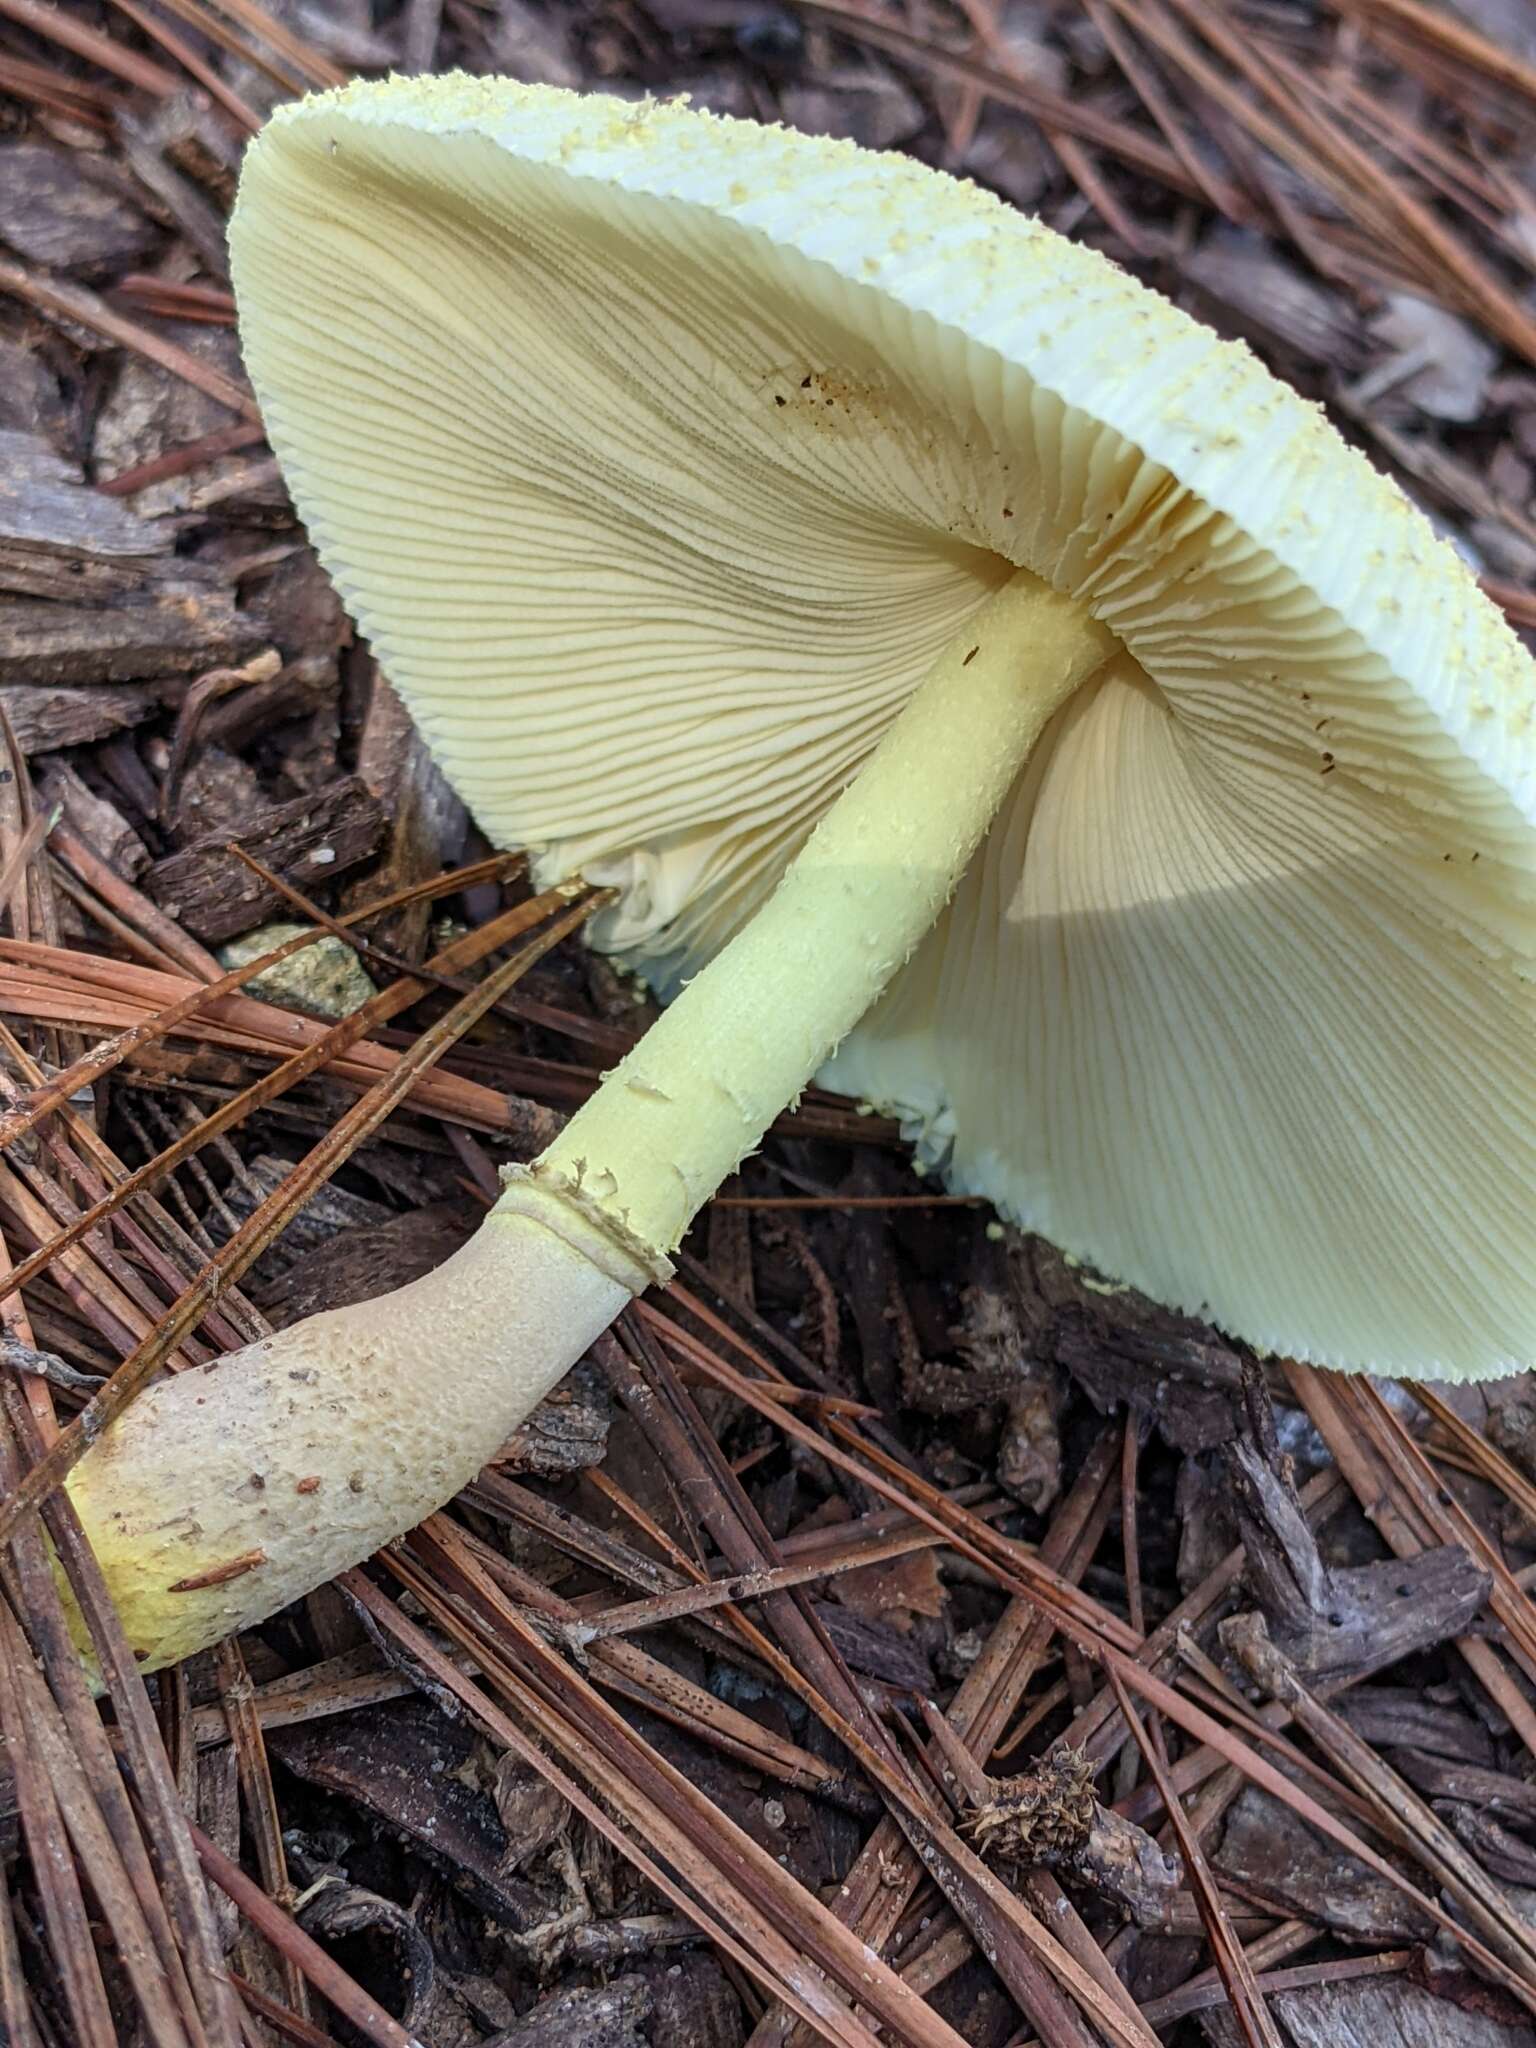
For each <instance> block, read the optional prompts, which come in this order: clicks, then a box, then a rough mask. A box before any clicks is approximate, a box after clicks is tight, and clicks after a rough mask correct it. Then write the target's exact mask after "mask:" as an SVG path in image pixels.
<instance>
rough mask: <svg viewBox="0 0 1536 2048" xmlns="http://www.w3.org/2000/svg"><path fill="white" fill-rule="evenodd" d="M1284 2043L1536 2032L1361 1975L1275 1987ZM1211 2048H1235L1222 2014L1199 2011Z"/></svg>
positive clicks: (1426, 2042) (1414, 2040)
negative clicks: (1339, 1980)
mask: <svg viewBox="0 0 1536 2048" xmlns="http://www.w3.org/2000/svg"><path fill="white" fill-rule="evenodd" d="M1270 2011H1271V2013H1272V2014H1273V2015H1274V2017H1275V2018H1276V2019H1277V2020H1278V2021H1279V2023H1280V2026H1281V2028H1282V2030H1283V2038H1284V2040H1285V2042H1286V2044H1287V2048H1536V2032H1533V2031H1532V2030H1531V2028H1530V2027H1528V2026H1519V2025H1511V2024H1510V2022H1509V2019H1508V2017H1507V2016H1506V2015H1505V2014H1503V2013H1502V2012H1499V2011H1496V2010H1488V2009H1480V2008H1479V2007H1478V2006H1477V2005H1476V2004H1469V2005H1459V2004H1456V2003H1454V2002H1453V2001H1452V2000H1451V1999H1449V1998H1445V1997H1438V1996H1436V1994H1435V1993H1434V1992H1433V1991H1430V1990H1427V1989H1426V1988H1425V1987H1424V1986H1423V1985H1421V1984H1416V1983H1414V1981H1413V1980H1412V1978H1411V1977H1409V1976H1406V1975H1397V1976H1393V1977H1386V1978H1381V1979H1375V1978H1361V1979H1358V1980H1355V1981H1346V1982H1344V1983H1341V1984H1309V1985H1305V1986H1302V1987H1301V1988H1300V1989H1297V1990H1291V1991H1284V1990H1282V1991H1275V1992H1274V1993H1272V1994H1271V1996H1270ZM1201 2023H1202V2026H1203V2027H1204V2030H1205V2035H1206V2038H1207V2040H1208V2041H1209V2042H1210V2043H1211V2048H1242V2036H1241V2035H1240V2034H1239V2033H1238V2031H1237V2029H1236V2027H1235V2026H1234V2025H1233V2022H1232V2020H1231V2018H1230V2016H1229V2015H1228V2014H1226V2013H1223V2012H1213V2013H1203V2014H1202V2015H1201Z"/></svg>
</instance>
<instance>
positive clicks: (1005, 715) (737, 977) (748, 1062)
mask: <svg viewBox="0 0 1536 2048" xmlns="http://www.w3.org/2000/svg"><path fill="white" fill-rule="evenodd" d="M1115 645H1116V643H1115V640H1114V637H1113V635H1112V634H1111V633H1110V632H1109V631H1108V629H1107V628H1106V627H1104V626H1101V625H1100V624H1099V623H1098V621H1097V620H1096V619H1094V618H1093V616H1092V615H1091V614H1090V613H1089V612H1088V611H1087V610H1086V608H1085V607H1084V606H1083V605H1082V604H1081V603H1080V602H1078V601H1077V600H1075V599H1073V598H1070V597H1064V596H1062V595H1061V594H1060V593H1059V592H1057V591H1055V590H1053V589H1052V588H1051V587H1050V585H1049V584H1047V583H1043V582H1042V581H1041V580H1040V578H1039V577H1037V576H1033V575H1031V574H1030V573H1029V571H1028V570H1023V569H1020V570H1016V571H1015V572H1014V574H1013V575H1012V576H1011V577H1010V578H1009V580H1008V581H1007V582H1006V583H1005V584H1003V585H1002V586H1001V587H1000V588H999V589H998V590H997V591H996V592H995V593H994V595H993V596H992V597H990V598H989V599H988V600H987V602H986V603H985V604H984V605H983V606H982V607H981V609H980V610H979V611H978V612H976V613H974V614H973V615H972V617H971V618H970V619H969V620H967V622H966V625H965V627H964V629H963V630H962V631H961V633H960V634H959V635H958V637H957V638H956V639H955V640H954V641H953V642H952V643H951V644H950V645H949V646H948V647H947V648H946V649H945V651H944V653H943V654H942V655H940V657H939V659H938V661H937V662H936V663H935V665H934V667H933V668H932V669H931V670H930V671H929V673H928V675H927V677H926V678H925V680H924V681H923V683H922V684H921V686H920V687H919V688H918V690H917V691H916V692H915V694H914V695H913V696H912V698H911V699H910V700H909V701H908V703H907V704H906V706H905V707H904V708H903V710H902V712H901V714H900V716H899V717H898V718H897V719H896V720H895V722H894V723H893V724H892V725H891V727H890V728H889V730H888V731H887V732H886V734H885V737H884V738H883V739H882V741H881V742H880V744H879V746H878V747H877V748H876V749H875V751H874V752H873V754H871V756H870V758H869V760H868V761H867V762H866V763H865V764H864V766H863V767H862V768H861V769H860V771H859V773H858V775H857V776H856V778H855V779H854V781H853V782H852V783H850V784H849V786H848V788H847V789H845V790H844V791H843V793H842V795H841V796H840V797H839V798H838V799H837V801H836V802H835V803H834V804H833V805H832V806H831V808H830V809H829V810H828V811H827V812H826V814H825V816H824V817H823V818H822V820H821V822H820V823H819V824H818V825H817V827H816V829H815V831H814V832H812V834H811V836H810V838H809V839H808V840H807V841H806V843H805V845H804V846H803V847H802V849H801V850H800V852H799V854H798V855H797V856H796V857H795V859H794V860H793V861H792V862H791V863H790V865H789V867H788V868H787V869H786V870H785V873H784V876H783V878H782V880H781V881H780V883H779V885H778V887H777V889H776V890H775V891H774V893H773V895H772V897H770V899H769V900H768V902H767V903H766V904H764V906H763V908H762V909H761V910H760V911H759V912H758V913H757V915H756V917H754V918H753V919H752V921H751V923H750V924H749V925H747V926H746V928H745V929H744V930H743V931H742V932H740V933H739V934H738V935H737V937H735V938H734V939H732V940H731V942H730V944H729V945H728V946H727V947H726V948H725V949H724V951H723V952H721V953H720V954H719V955H718V956H717V957H716V958H715V959H714V960H712V961H711V962H710V964H709V965H708V966H707V967H706V968H705V969H704V970H703V972H702V973H701V974H699V975H698V976H696V977H695V979H694V980H693V981H691V982H690V983H689V984H688V986H687V987H686V988H685V989H684V990H683V991H682V993H681V994H680V995H679V996H678V997H677V999H676V1000H675V1001H674V1002H673V1003H672V1004H671V1006H670V1007H669V1008H668V1009H667V1010H666V1011H665V1012H664V1014H663V1015H662V1016H661V1017H660V1018H659V1019H658V1020H657V1022H656V1023H654V1024H653V1025H652V1026H651V1028H650V1030H649V1031H647V1032H646V1034H645V1037H644V1038H643V1039H642V1040H641V1042H640V1043H639V1045H637V1046H636V1047H635V1049H634V1051H633V1052H632V1053H630V1054H629V1056H628V1057H627V1058H626V1059H625V1060H624V1061H623V1063H622V1064H621V1065H620V1066H618V1067H616V1068H615V1069H614V1070H613V1072H612V1073H611V1074H609V1075H608V1076H607V1078H606V1079H605V1081H604V1084H603V1086H602V1087H601V1088H600V1089H599V1090H598V1092H597V1094H596V1095H594V1096H593V1097H592V1098H591V1100H590V1101H589V1102H588V1103H587V1104H586V1105H585V1106H584V1107H583V1108H582V1109H581V1110H579V1111H578V1112H577V1114H576V1115H575V1116H574V1117H572V1118H571V1120H570V1122H569V1123H568V1124H567V1125H566V1127H565V1129H564V1131H563V1132H562V1133H561V1135H560V1136H559V1137H558V1138H557V1139H556V1140H555V1142H554V1144H552V1145H551V1146H550V1147H549V1148H548V1150H547V1151H546V1152H545V1153H544V1154H543V1156H542V1158H541V1159H540V1160H539V1161H538V1163H537V1164H536V1165H535V1166H534V1167H533V1168H532V1169H531V1171H530V1173H529V1174H528V1175H527V1176H526V1177H522V1176H519V1177H517V1178H514V1179H513V1180H511V1182H510V1183H509V1185H508V1187H507V1191H506V1193H505V1194H504V1196H503V1197H502V1200H501V1202H500V1204H499V1205H498V1210H497V1214H499V1215H504V1214H506V1213H508V1212H516V1211H523V1210H525V1209H527V1208H529V1207H530V1204H531V1200H534V1201H538V1203H539V1205H538V1207H537V1208H536V1209H535V1211H534V1213H538V1214H541V1215H547V1214H548V1210H547V1208H545V1207H544V1205H543V1203H542V1200H539V1198H540V1197H541V1196H542V1194H543V1192H544V1191H546V1190H547V1191H550V1192H556V1193H557V1194H558V1193H564V1194H565V1195H566V1196H567V1197H569V1195H570V1194H571V1193H572V1192H574V1193H575V1194H576V1196H577V1199H578V1200H579V1202H580V1206H581V1208H582V1211H583V1213H584V1214H586V1215H587V1216H588V1217H592V1216H594V1215H601V1216H602V1217H603V1218H606V1219H607V1220H608V1222H609V1224H610V1226H612V1227H614V1228H615V1229H616V1232H617V1235H618V1237H619V1239H620V1241H621V1242H622V1243H623V1244H625V1245H626V1246H627V1247H628V1248H629V1249H630V1250H631V1251H639V1252H640V1253H641V1255H642V1256H643V1255H645V1254H646V1253H650V1254H651V1255H665V1254H666V1253H668V1252H670V1251H672V1250H674V1249H675V1248H676V1246H677V1245H678V1244H679V1243H680V1242H681V1240H682V1236H683V1233H684V1231H686V1229H687V1228H688V1225H689V1223H690V1222H691V1221H692V1220H693V1217H694V1216H695V1214H696V1213H697V1212H698V1210H699V1209H700V1208H701V1207H702V1206H703V1204H704V1203H705V1202H706V1201H708V1199H709V1197H710V1196H711V1195H712V1194H713V1193H714V1191H715V1189H716V1188H717V1187H718V1186H719V1185H720V1183H721V1182H722V1181H723V1180H724V1179H725V1177H726V1175H727V1174H729V1173H730V1172H731V1171H732V1170H733V1169H734V1168H735V1167H736V1166H737V1165H738V1164H739V1162H740V1161H741V1159H742V1158H743V1156H744V1155H745V1154H746V1153H747V1152H749V1151H750V1150H751V1149H752V1148H753V1146H755V1145H756V1144H757V1143H758V1141H759V1139H760V1138H761V1137H762V1135H763V1132H764V1131H765V1130H766V1129H767V1128H768V1126H769V1124H771V1123H772V1121H773V1119H774V1118H775V1117H776V1116H777V1115H778V1114H779V1112H780V1111H781V1110H782V1109H783V1108H784V1107H785V1106H786V1105H787V1104H788V1103H791V1102H793V1101H794V1099H795V1097H796V1096H797V1095H798V1094H799V1092H800V1090H801V1088H803V1087H804V1085H805V1084H806V1082H807V1081H808V1080H809V1079H810V1078H811V1076H812V1075H813V1074H814V1073H816V1072H817V1070H818V1069H819V1068H820V1067H822V1066H823V1065H824V1064H825V1062H826V1061H827V1059H828V1058H829V1057H830V1056H831V1054H832V1052H833V1050H834V1049H835V1048H836V1046H837V1045H838V1043H839V1042H840V1041H841V1040H842V1038H843V1037H844V1036H845V1035H846V1034H847V1033H848V1032H849V1031H851V1030H852V1028H853V1026H854V1025H855V1024H856V1023H857V1022H858V1021H859V1019H860V1017H862V1016H863V1015H864V1013H865V1011H866V1010H867V1009H868V1008H869V1007H870V1005H871V1004H872V1003H873V1002H874V1000H875V998H876V997H877V996H878V995H879V994H880V992H881V990H882V989H883V988H884V987H885V985H886V983H887V981H889V979H890V978H891V976H892V975H893V974H894V973H895V972H896V970H897V969H898V968H899V967H900V966H901V965H902V964H903V962H904V961H905V960H906V959H907V958H908V956H909V955H910V954H911V952H912V950H913V948H914V947H915V946H916V945H917V944H918V942H919V940H921V939H922V937H923V936H924V934H925V933H926V932H927V931H928V929H929V927H930V926H931V925H932V924H933V922H934V919H935V918H936V917H937V916H938V914H939V912H940V911H941V910H942V909H943V908H944V906H945V904H946V903H947V902H948V901H949V898H950V896H951V894H952V893H953V891H954V889H955V886H956V884H957V883H958V881H959V879H960V877H961V875H962V873H963V872H964V870H965V868H966V866H967V864H968V863H969V861H970V858H971V855H972V854H973V853H974V852H975V850H976V848H977V846H978V845H979V844H980V843H981V840H982V838H983V836H984V835H985V833H986V831H987V828H988V827H989V826H990V824H991V823H992V820H993V818H994V817H995V816H996V814H997V811H998V808H999V806H1000V805H1001V803H1002V801H1003V798H1004V797H1005V796H1006V795H1007V793H1008V790H1009V788H1010V787H1011V786H1012V784H1013V782H1014V780H1015V778H1016V777H1017V775H1018V773H1019V770H1020V769H1021V768H1022V767H1023V765H1024V763H1025V762H1026V761H1027V759H1028V758H1029V755H1030V752H1031V750H1032V748H1033V747H1034V744H1035V742H1036V740H1037V739H1038V738H1039V736H1040V734H1041V732H1042V731H1043V730H1044V728H1045V726H1046V724H1047V723H1048V721H1049V720H1050V719H1051V718H1052V717H1053V716H1054V714H1055V713H1056V712H1057V711H1058V710H1059V709H1060V708H1061V706H1062V705H1063V704H1064V703H1065V702H1066V700H1067V698H1068V697H1070V696H1071V695H1072V693H1073V691H1075V690H1076V689H1077V688H1078V686H1079V685H1080V684H1081V683H1082V682H1083V681H1084V680H1085V679H1086V678H1087V677H1088V676H1089V675H1091V674H1092V673H1093V672H1094V671H1095V670H1096V669H1098V668H1100V667H1102V666H1103V664H1104V662H1105V661H1106V660H1107V659H1108V658H1109V656H1110V654H1111V653H1112V652H1113V651H1114V648H1115Z"/></svg>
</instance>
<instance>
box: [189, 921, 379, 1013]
mask: <svg viewBox="0 0 1536 2048" xmlns="http://www.w3.org/2000/svg"><path fill="white" fill-rule="evenodd" d="M312 929H313V927H312V926H310V925H303V924H264V925H261V926H259V927H258V929H257V930H255V931H253V932H245V933H243V934H242V936H241V937H240V938H238V939H231V940H230V942H229V944H228V945H227V946H223V947H221V948H220V950H219V965H220V966H221V967H243V966H244V965H245V964H246V962H247V961H249V960H256V959H259V958H260V957H261V955H262V954H263V953H272V952H275V951H276V950H277V948H278V947H279V946H284V945H286V944H287V943H288V941H289V940H290V939H297V938H301V937H302V936H303V935H304V933H305V932H307V931H310V930H312ZM243 993H245V994H247V995H252V996H255V997H257V998H258V999H259V1000H260V1001H262V1002H264V1003H276V1004H277V1005H278V1007H279V1008H281V1009H284V1010H302V1011H303V1012H304V1013H305V1015H306V1016H310V1017H331V1018H335V1017H350V1016H351V1015H352V1013H353V1011H354V1010H360V1009H361V1008H362V1006H363V1004H364V1003H366V1002H367V1001H368V999H369V997H370V996H373V995H376V994H377V993H378V991H377V990H376V989H375V987H374V985H373V982H372V980H371V979H370V978H369V975H368V973H367V970H366V969H365V968H364V966H363V964H362V962H361V961H360V960H359V959H358V957H357V955H356V954H355V953H354V952H353V950H352V948H351V947H350V946H349V945H348V944H347V943H346V941H345V940H344V939H338V938H335V937H333V936H332V935H331V934H330V933H329V932H327V933H326V934H325V936H324V937H323V938H319V939H316V940H315V942H314V944H313V945H312V946H306V947H304V949H303V951H302V952H298V953H295V954H293V955H292V956H291V957H290V958H289V959H287V960H280V961H278V963H277V964H276V966H274V967H268V968H265V969H264V970H263V971H262V972H261V973H260V974H255V975H252V977H251V979H250V980H249V981H248V982H247V983H246V984H245V988H244V991H243Z"/></svg>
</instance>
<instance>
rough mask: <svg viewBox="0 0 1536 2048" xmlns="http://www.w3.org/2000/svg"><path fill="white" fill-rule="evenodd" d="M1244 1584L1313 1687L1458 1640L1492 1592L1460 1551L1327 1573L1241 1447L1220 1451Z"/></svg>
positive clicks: (1259, 1456) (1297, 1515) (1288, 1499)
mask: <svg viewBox="0 0 1536 2048" xmlns="http://www.w3.org/2000/svg"><path fill="white" fill-rule="evenodd" d="M1226 1456H1227V1469H1228V1472H1229V1475H1230V1478H1231V1483H1232V1490H1233V1497H1234V1499H1235V1500H1236V1503H1237V1509H1238V1519H1239V1522H1240V1525H1241V1528H1242V1536H1243V1545H1244V1549H1245V1550H1246V1552H1247V1573H1248V1579H1249V1583H1250V1584H1251V1585H1252V1587H1253V1589H1254V1591H1255V1593H1256V1594H1257V1596H1258V1600H1259V1604H1260V1606H1261V1607H1262V1608H1263V1610H1264V1615H1265V1618H1266V1620H1267V1621H1268V1623H1269V1627H1270V1631H1271V1634H1272V1636H1273V1638H1274V1641H1275V1643H1276V1645H1277V1646H1278V1647H1279V1648H1280V1649H1282V1650H1283V1651H1284V1654H1285V1655H1286V1656H1287V1657H1288V1658H1289V1659H1290V1661H1291V1662H1292V1663H1293V1664H1294V1665H1295V1666H1296V1668H1297V1669H1298V1670H1299V1671H1302V1672H1305V1673H1306V1674H1307V1675H1308V1676H1309V1677H1311V1678H1314V1679H1335V1680H1336V1679H1343V1678H1359V1677H1363V1676H1366V1675H1368V1674H1369V1673H1371V1672H1373V1671H1381V1670H1384V1669H1385V1668H1386V1667H1387V1666H1388V1665H1390V1664H1395V1663H1397V1662H1398V1661H1399V1660H1400V1659H1401V1658H1403V1657H1406V1656H1408V1655H1409V1654H1410V1653H1411V1652H1413V1651H1415V1650H1424V1649H1429V1648H1432V1647H1433V1646H1434V1645H1435V1644H1436V1643H1442V1642H1445V1641H1446V1640H1447V1639H1448V1638H1451V1637H1454V1636H1457V1635H1460V1634H1461V1633H1462V1632H1463V1630H1465V1629H1466V1628H1467V1627H1468V1625H1469V1624H1470V1623H1471V1621H1472V1620H1473V1618H1474V1616H1475V1615H1476V1614H1477V1613H1478V1612H1479V1610H1480V1609H1481V1608H1482V1606H1483V1604H1484V1602H1485V1601H1486V1600H1487V1598H1488V1592H1489V1589H1490V1587H1491V1585H1492V1583H1493V1582H1492V1579H1491V1577H1490V1575H1489V1574H1488V1573H1487V1572H1485V1571H1484V1570H1483V1569H1482V1568H1481V1566H1479V1565H1478V1564H1477V1563H1476V1562H1475V1561H1474V1560H1473V1559H1472V1558H1471V1557H1469V1556H1468V1555H1467V1553H1466V1551H1464V1550H1463V1549H1462V1548H1461V1547H1460V1545H1458V1544H1454V1543H1447V1544H1443V1545H1440V1546H1439V1547H1438V1548H1436V1549H1434V1550H1426V1551H1423V1552H1422V1553H1421V1554H1420V1555H1419V1556H1418V1557H1414V1558H1409V1559H1406V1560H1398V1559H1388V1560H1386V1561H1384V1562H1383V1563H1380V1564H1368V1565H1353V1566H1346V1567H1344V1568H1343V1569H1342V1570H1340V1569H1335V1568H1332V1567H1330V1566H1329V1565H1327V1564H1326V1563H1325V1562H1324V1560H1323V1556H1322V1553H1321V1551H1320V1550H1319V1549H1318V1547H1317V1539H1316V1538H1315V1537H1314V1536H1313V1534H1312V1531H1311V1529H1310V1528H1309V1527H1308V1526H1307V1521H1306V1517H1305V1515H1304V1514H1303V1513H1302V1511H1301V1504H1300V1502H1299V1501H1298V1499H1297V1497H1296V1493H1295V1489H1294V1488H1293V1487H1292V1486H1291V1485H1290V1483H1289V1481H1288V1479H1287V1478H1286V1477H1285V1476H1284V1475H1283V1474H1282V1473H1281V1472H1280V1471H1278V1470H1277V1469H1276V1467H1275V1465H1274V1464H1272V1463H1271V1462H1270V1460H1269V1459H1268V1458H1266V1457H1265V1456H1264V1454H1263V1452H1262V1451H1261V1450H1260V1449H1259V1447H1258V1446H1257V1445H1256V1444H1255V1443H1253V1442H1252V1441H1251V1440H1247V1439H1240V1440H1239V1441H1238V1442H1236V1443H1233V1444H1231V1445H1229V1446H1228V1449H1227V1454H1226Z"/></svg>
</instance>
